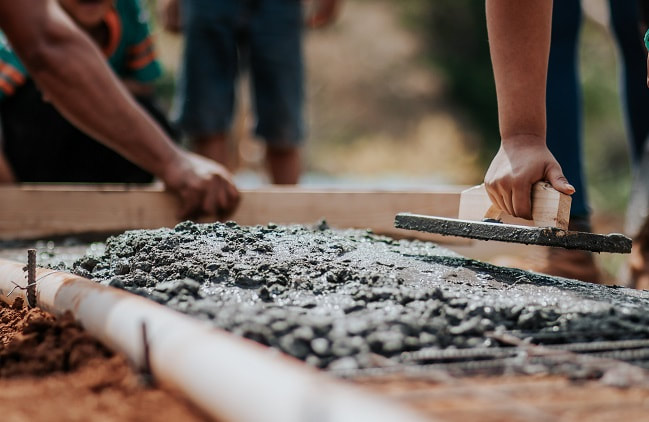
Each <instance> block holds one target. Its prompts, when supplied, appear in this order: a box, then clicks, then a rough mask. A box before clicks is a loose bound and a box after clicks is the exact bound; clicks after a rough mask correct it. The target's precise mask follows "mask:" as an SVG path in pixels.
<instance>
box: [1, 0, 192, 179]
mask: <svg viewBox="0 0 649 422" xmlns="http://www.w3.org/2000/svg"><path fill="white" fill-rule="evenodd" d="M0 27H1V28H2V29H3V31H4V32H5V33H6V34H7V37H8V38H9V40H10V43H11V45H12V47H13V48H14V49H15V50H16V53H17V54H18V55H19V56H20V58H21V59H22V61H23V62H24V64H25V66H26V67H27V69H28V70H29V73H30V75H31V76H32V77H33V78H34V80H35V81H36V82H37V83H38V85H39V87H40V88H41V90H42V91H43V93H44V95H45V96H46V98H47V99H48V100H50V101H52V103H54V105H55V106H56V107H57V109H59V111H61V113H62V114H63V115H64V116H65V117H66V118H67V119H68V120H70V121H71V122H73V123H74V124H75V125H77V126H78V127H79V128H80V129H82V130H83V131H85V132H86V133H88V134H89V135H91V136H92V137H94V138H96V139H98V140H100V141H101V142H103V143H105V144H106V145H108V146H109V147H111V148H112V149H114V150H116V151H117V152H119V153H120V154H122V155H124V156H125V157H126V158H128V159H129V160H131V161H133V162H135V163H137V164H138V165H140V166H141V167H143V168H145V169H146V170H148V171H150V172H151V173H153V174H155V175H156V176H158V177H161V178H163V180H164V176H165V175H164V173H165V171H166V170H167V168H168V167H169V165H171V163H173V162H174V161H177V160H179V159H180V158H179V155H180V152H179V151H178V150H177V149H176V148H175V147H174V146H173V144H172V143H171V141H170V140H169V139H168V138H167V137H166V135H165V134H164V133H163V132H162V131H161V130H160V128H159V127H158V126H157V125H156V124H155V123H154V122H153V121H152V120H151V118H150V117H149V116H148V115H147V114H146V113H145V112H144V111H142V109H141V108H140V107H139V106H137V104H136V103H135V102H134V100H133V99H132V98H131V96H130V95H129V94H128V92H127V91H126V89H125V88H124V87H123V85H122V84H121V83H120V82H119V80H118V79H117V78H116V77H115V75H114V74H113V73H112V72H111V71H110V69H109V68H108V66H107V64H106V63H105V59H104V58H103V57H102V55H101V53H100V52H99V50H98V49H97V48H96V47H95V46H94V44H93V43H92V42H91V41H90V39H89V38H88V37H87V36H86V35H85V34H83V33H82V32H81V31H80V30H78V29H77V28H76V26H75V25H74V23H73V22H72V21H71V20H70V18H69V17H68V16H67V15H66V13H65V12H64V11H63V10H62V9H61V8H60V6H59V5H58V3H57V2H56V1H55V0H20V1H14V0H0ZM116 122H119V124H116Z"/></svg>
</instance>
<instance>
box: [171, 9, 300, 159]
mask: <svg viewBox="0 0 649 422" xmlns="http://www.w3.org/2000/svg"><path fill="white" fill-rule="evenodd" d="M181 6H182V16H183V18H182V19H183V28H184V32H185V43H186V45H185V51H184V56H183V63H182V69H181V73H180V78H179V82H178V97H177V102H176V113H175V114H176V116H177V120H178V124H179V126H180V128H181V129H182V130H183V131H184V132H185V133H186V134H188V135H189V136H190V137H196V136H205V135H215V134H222V133H227V132H228V131H229V130H230V126H231V123H232V116H233V109H234V101H235V85H236V80H237V77H238V75H239V73H240V68H241V64H242V63H248V64H249V67H250V76H251V89H252V91H253V95H254V101H253V103H254V107H255V114H256V116H257V124H256V130H255V131H256V134H257V135H259V136H260V137H261V138H263V139H264V140H266V142H268V143H269V144H270V145H272V146H276V147H280V148H282V147H294V146H298V145H299V144H300V143H301V142H302V139H303V137H304V122H303V116H302V113H303V103H304V65H303V58H302V10H301V2H300V1H299V0H182V5H181Z"/></svg>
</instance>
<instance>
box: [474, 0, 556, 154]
mask: <svg viewBox="0 0 649 422" xmlns="http://www.w3.org/2000/svg"><path fill="white" fill-rule="evenodd" d="M486 4H487V29H488V32H489V44H490V51H491V60H492V65H493V71H494V78H495V82H496V91H497V95H498V119H499V123H500V134H501V138H502V140H503V143H507V142H516V139H517V138H518V137H520V136H523V135H532V136H534V137H538V139H539V140H542V141H543V142H544V141H545V134H546V117H545V116H546V113H545V89H546V78H547V68H548V56H549V52H550V36H551V28H552V0H534V1H521V0H487V3H486Z"/></svg>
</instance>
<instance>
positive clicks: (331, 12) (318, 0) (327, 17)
mask: <svg viewBox="0 0 649 422" xmlns="http://www.w3.org/2000/svg"><path fill="white" fill-rule="evenodd" d="M311 1H315V11H314V12H313V13H312V14H310V15H309V17H308V19H307V25H308V27H309V28H312V29H317V28H322V27H325V26H327V25H329V24H330V23H332V22H333V21H334V20H335V19H336V17H337V16H338V11H339V10H340V5H341V1H342V0H311Z"/></svg>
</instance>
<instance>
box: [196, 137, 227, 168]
mask: <svg viewBox="0 0 649 422" xmlns="http://www.w3.org/2000/svg"><path fill="white" fill-rule="evenodd" d="M193 150H194V152H195V153H197V154H200V155H202V156H204V157H207V158H210V159H212V160H214V161H216V162H218V163H221V164H223V165H224V166H225V167H226V168H228V169H229V170H231V162H230V150H229V147H228V137H227V135H225V134H224V133H218V134H215V135H205V136H199V137H196V138H195V139H194V140H193Z"/></svg>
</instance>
